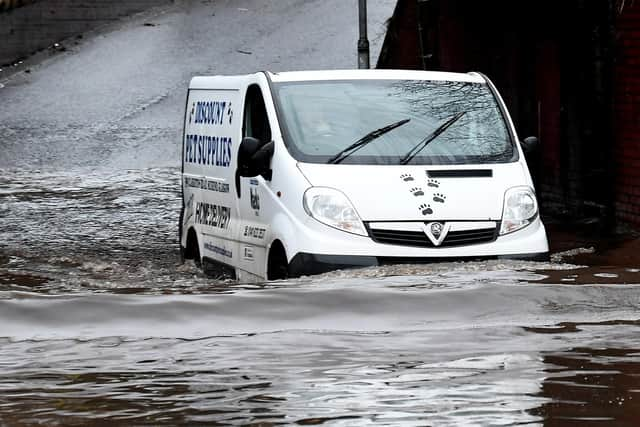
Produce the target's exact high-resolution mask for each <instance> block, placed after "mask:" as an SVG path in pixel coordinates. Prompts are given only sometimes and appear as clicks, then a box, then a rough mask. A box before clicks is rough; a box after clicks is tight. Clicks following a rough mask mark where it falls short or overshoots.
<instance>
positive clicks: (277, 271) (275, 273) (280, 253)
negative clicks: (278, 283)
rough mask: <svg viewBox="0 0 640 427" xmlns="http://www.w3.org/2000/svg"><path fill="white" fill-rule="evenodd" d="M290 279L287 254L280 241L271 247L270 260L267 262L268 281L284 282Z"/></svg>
mask: <svg viewBox="0 0 640 427" xmlns="http://www.w3.org/2000/svg"><path fill="white" fill-rule="evenodd" d="M288 277H289V268H288V264H287V254H286V252H285V250H284V246H282V243H281V242H280V241H279V240H276V241H275V242H273V244H272V245H271V250H270V251H269V260H268V262H267V279H268V280H282V279H286V278H288Z"/></svg>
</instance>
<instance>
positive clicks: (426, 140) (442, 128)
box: [400, 111, 467, 165]
mask: <svg viewBox="0 0 640 427" xmlns="http://www.w3.org/2000/svg"><path fill="white" fill-rule="evenodd" d="M466 113H467V112H466V111H463V112H461V113H458V114H456V115H454V116H451V118H449V119H448V120H447V121H446V122H444V123H443V124H441V125H440V126H438V127H437V128H436V129H435V130H434V131H433V132H431V133H430V134H429V135H427V136H426V137H425V138H424V139H423V140H422V141H420V142H419V143H417V144H416V145H415V146H414V147H413V148H412V149H411V150H409V152H408V153H407V154H406V155H405V156H404V157H403V158H402V159H401V160H400V164H401V165H406V164H407V163H409V162H410V161H411V160H412V159H413V158H414V157H415V156H417V155H418V153H419V152H421V151H422V150H424V148H425V147H426V146H427V145H429V143H430V142H431V141H433V140H434V139H436V138H437V137H439V136H440V135H441V134H442V133H443V132H444V131H446V130H447V129H449V127H451V125H453V124H454V123H455V122H457V121H458V120H460V118H461V117H462V116H464V115H465V114H466Z"/></svg>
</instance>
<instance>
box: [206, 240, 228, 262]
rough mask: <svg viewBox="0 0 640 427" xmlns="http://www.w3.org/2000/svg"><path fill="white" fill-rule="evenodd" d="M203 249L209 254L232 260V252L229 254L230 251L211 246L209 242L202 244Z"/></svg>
mask: <svg viewBox="0 0 640 427" xmlns="http://www.w3.org/2000/svg"><path fill="white" fill-rule="evenodd" d="M204 248H205V249H206V250H208V251H210V252H213V253H214V254H218V255H222V256H224V257H227V258H233V252H231V251H230V250H228V249H225V248H221V247H220V246H216V245H213V244H211V243H209V242H207V243H205V244H204Z"/></svg>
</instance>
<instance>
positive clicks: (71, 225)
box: [0, 0, 640, 426]
mask: <svg viewBox="0 0 640 427" xmlns="http://www.w3.org/2000/svg"><path fill="white" fill-rule="evenodd" d="M184 5H187V6H189V7H191V9H181V7H183V6H184ZM343 5H344V3H343V2H338V1H330V2H319V1H293V0H291V1H287V2H285V1H283V2H249V1H245V2H240V1H238V2H213V3H212V4H210V3H206V2H205V3H200V2H198V3H196V2H193V3H191V2H185V3H181V4H177V5H176V6H175V7H176V8H178V9H175V10H173V9H171V10H161V11H160V12H158V14H157V15H153V14H152V15H150V16H144V17H142V18H140V19H141V20H143V21H140V22H138V21H136V20H135V19H133V20H129V21H127V22H125V23H124V24H123V26H124V28H118V29H117V31H114V32H113V33H104V34H98V35H95V37H94V38H93V39H90V40H88V41H87V42H86V43H87V45H85V46H84V47H83V48H82V49H81V50H79V51H78V52H72V53H69V54H66V53H65V55H63V56H62V57H59V58H56V59H55V60H53V61H52V62H48V63H44V64H43V65H42V66H41V68H40V69H38V70H36V71H34V72H32V73H30V76H28V78H27V77H25V76H24V75H14V76H13V77H11V78H10V79H9V80H5V81H4V83H5V88H3V89H0V147H1V148H2V151H1V154H0V169H1V170H2V174H1V176H0V425H7V426H14V425H15V426H20V425H35V424H43V425H227V424H243V425H248V424H253V425H277V424H298V425H319V424H323V425H348V426H351V425H438V426H440V425H451V426H459V425H474V426H475V425H483V426H484V425H549V426H555V425H562V426H565V425H581V426H591V425H595V426H604V425H607V426H636V425H639V424H640V334H639V333H638V332H639V326H640V316H639V315H638V312H639V308H640V255H639V254H640V250H639V249H640V247H639V246H640V240H638V239H637V238H636V237H635V236H634V235H633V234H625V235H624V236H619V237H610V238H606V239H603V238H600V237H594V235H593V234H592V233H590V232H589V230H588V229H587V230H586V231H585V230H584V229H582V230H576V229H575V228H573V227H568V226H567V225H566V224H562V223H552V221H548V223H549V225H550V227H549V228H550V230H551V244H552V247H553V255H552V257H551V260H550V261H549V262H545V263H535V262H520V261H483V262H467V263H444V264H442V263H440V264H428V265H402V266H387V267H378V268H368V269H362V270H352V271H338V272H333V273H328V274H325V275H322V276H315V277H303V278H300V279H295V280H288V281H279V282H268V283H257V284H256V283H237V282H233V281H216V280H213V279H211V278H208V277H206V276H204V275H203V274H202V273H201V272H200V270H198V269H197V268H196V267H195V266H194V265H193V263H190V262H189V263H186V264H182V263H181V262H180V258H179V250H178V244H177V223H178V214H179V206H180V199H179V197H180V193H179V183H180V179H179V164H178V159H179V148H178V147H179V145H178V144H179V139H180V136H179V132H180V125H179V121H180V114H181V111H182V108H183V105H182V103H183V102H184V87H186V80H185V79H186V78H187V76H188V75H189V73H190V72H191V71H193V72H194V73H195V72H202V71H207V70H209V71H212V70H213V71H215V70H216V69H215V67H214V63H213V62H209V65H206V66H205V65H204V64H206V63H207V60H204V59H203V58H199V57H197V55H196V54H195V53H194V52H189V51H188V49H187V50H186V52H182V53H180V52H175V49H177V50H179V49H178V47H179V44H178V43H177V42H175V41H173V42H171V40H173V38H172V37H170V35H171V34H183V35H184V34H187V35H189V37H191V36H192V37H202V38H206V34H201V35H198V34H196V32H195V31H194V32H193V33H191V32H189V30H187V29H186V24H187V23H190V22H192V21H191V20H190V19H193V20H194V21H193V22H196V23H197V22H199V20H204V19H209V18H211V14H215V15H216V17H225V18H226V19H227V20H228V21H232V20H233V19H235V20H236V21H234V22H230V23H229V25H232V24H233V25H240V24H243V23H245V25H244V26H245V27H247V26H248V24H246V22H256V20H255V16H254V17H252V18H247V17H245V15H246V14H247V13H249V14H251V13H254V14H258V12H259V15H260V16H262V17H263V19H262V20H258V21H260V22H263V23H264V26H261V25H262V24H260V25H258V24H253V26H252V27H251V28H250V29H247V30H246V31H247V32H246V33H242V36H239V37H238V38H237V40H243V43H244V44H243V43H240V44H238V45H237V46H235V45H233V46H229V45H228V44H227V45H226V47H225V48H224V49H225V51H224V52H226V51H229V52H227V53H226V54H225V55H226V56H225V57H234V58H235V56H234V53H233V52H235V48H236V47H237V48H238V49H240V48H247V46H250V47H251V46H254V45H255V44H257V43H266V44H268V43H271V42H274V39H269V37H274V36H272V35H269V34H270V33H269V32H268V31H267V29H268V28H270V27H271V26H273V25H275V23H276V22H279V21H278V20H277V18H278V16H285V17H286V19H287V22H290V23H291V25H292V26H293V28H297V27H298V26H303V25H307V26H309V25H310V24H309V16H311V17H313V16H315V15H314V14H324V13H328V12H329V11H330V10H331V8H333V9H336V10H338V11H340V10H343V9H340V8H344V7H345V6H343ZM210 7H213V9H209V8H210ZM243 8H244V9H248V10H247V11H243V10H240V9H243ZM252 8H254V9H252ZM255 8H258V11H256V9H255ZM205 11H206V12H207V13H205ZM380 14H381V15H383V13H382V12H380ZM336 16H337V15H336ZM150 17H153V22H155V23H157V24H158V27H144V26H143V25H142V22H146V21H148V20H149V19H150ZM189 17H190V18H189ZM243 19H247V21H242V20H243ZM336 19H338V18H336ZM338 20H339V19H338ZM381 21H382V20H381ZM221 22H222V23H221V24H220V25H225V24H224V22H225V21H224V20H221ZM138 24H139V25H138ZM318 25H323V23H321V22H320V23H318ZM324 25H329V24H327V23H326V22H325V23H324ZM331 25H333V24H331ZM335 25H339V22H338V23H336V24H335ZM157 28H160V29H162V31H166V32H167V34H166V38H163V37H162V36H160V38H159V41H160V42H162V43H165V44H164V45H162V46H165V47H166V46H167V44H166V43H175V45H176V46H178V47H173V48H169V47H167V49H168V51H167V52H168V53H171V55H174V57H175V58H181V56H180V55H185V56H188V57H190V58H191V59H192V60H193V63H194V64H196V65H197V64H200V68H199V67H198V66H195V67H193V69H191V68H189V67H185V66H184V65H183V66H182V68H180V67H179V66H177V65H175V64H173V63H172V62H171V61H170V60H169V59H170V56H171V55H168V53H167V54H162V55H158V56H157V57H156V56H155V53H154V52H159V51H160V50H161V49H160V47H158V48H157V50H154V49H150V48H149V49H147V48H143V47H144V46H147V47H148V46H156V45H155V44H154V43H155V42H152V41H150V40H147V39H146V38H145V34H144V33H142V31H143V30H144V31H147V30H150V29H151V30H155V29H157ZM313 28H316V27H310V31H309V32H310V34H311V36H309V37H310V39H311V40H313V39H314V37H312V35H313V34H314V31H311V30H313ZM317 31H320V28H319V27H318V28H317ZM276 33H278V31H276ZM283 34H284V33H281V36H282V35H283ZM336 34H337V33H336ZM125 35H128V36H130V37H133V39H131V40H137V41H139V42H140V43H142V44H141V45H139V48H138V49H139V50H140V54H139V56H142V57H143V60H142V63H137V65H134V64H121V63H117V64H115V65H114V66H113V67H112V68H113V69H114V73H113V74H111V73H107V74H108V75H104V76H103V77H102V79H103V80H104V84H105V86H104V87H102V86H100V85H97V86H96V89H95V90H94V87H93V85H94V84H96V81H98V80H100V79H99V77H100V73H99V72H98V68H99V67H100V66H102V67H104V66H105V63H106V62H107V61H106V60H105V59H100V57H99V55H98V53H99V50H98V49H102V48H106V49H107V52H113V51H114V50H117V49H118V48H121V47H122V45H121V43H124V41H126V37H125ZM138 35H140V39H136V37H137V36H138ZM185 37H186V36H185ZM336 37H338V36H336ZM262 38H267V39H268V40H266V41H262V42H260V40H262ZM187 39H189V38H188V37H187ZM143 40H146V42H143ZM157 40H158V39H156V41H157ZM198 40H199V39H198ZM354 40H355V39H354ZM333 42H335V40H334V41H333ZM333 42H332V41H327V40H326V39H323V41H319V42H317V43H316V44H314V45H312V46H311V47H310V48H309V49H311V50H314V49H325V48H326V47H327V46H326V45H324V44H323V43H333ZM145 43H148V44H145ZM292 43H298V41H292ZM302 44H303V43H302V42H300V46H302ZM353 44H354V45H355V43H353ZM351 47H352V46H351V44H348V47H347V49H345V50H348V53H341V52H342V51H336V52H334V54H335V55H336V57H333V58H331V61H334V63H336V64H338V66H339V65H344V66H345V67H347V66H349V63H347V61H351V59H352V58H351V57H350V56H349V55H351V54H352V53H353V52H352V49H351ZM172 49H173V50H172ZM212 49H213V48H212ZM224 52H223V53H224ZM292 52H294V53H295V52H297V51H295V49H293V50H292ZM289 53H290V52H289V51H287V52H283V53H281V54H280V57H281V58H284V57H285V56H287V55H288V54H289ZM165 55H166V56H167V57H166V58H165ZM211 55H212V56H210V57H209V58H213V57H214V56H213V54H211ZM265 57H273V58H275V57H277V55H276V54H275V53H274V52H271V53H268V52H266V53H264V57H263V59H258V60H256V59H255V58H254V57H253V55H244V54H241V55H240V56H238V58H237V60H238V61H243V60H247V58H253V59H249V60H248V61H249V62H247V63H243V64H241V65H238V64H240V62H238V63H237V64H233V63H232V61H233V60H230V61H231V62H230V63H229V64H228V65H226V66H224V67H222V68H223V69H224V70H226V71H229V70H231V69H232V68H233V67H234V66H238V67H239V68H240V69H241V70H240V71H239V72H241V71H245V69H246V68H250V67H255V68H256V69H258V68H259V67H260V66H262V65H264V66H265V67H267V66H269V65H273V64H265V59H264V58H265ZM294 57H296V55H295V54H291V55H290V56H289V57H287V58H286V60H283V64H285V65H288V64H287V63H286V61H290V62H291V64H293V65H291V68H296V66H295V64H299V65H300V64H301V63H295V62H294V59H295V58H294ZM163 58H164V59H163ZM241 58H242V59H241ZM292 58H293V59H292ZM340 58H343V59H340ZM307 60H308V59H307ZM145 61H147V62H145ZM163 61H165V62H163ZM209 61H211V60H209ZM323 61H328V60H327V59H326V58H321V59H319V60H318V61H317V62H315V63H312V64H311V65H313V66H317V67H321V66H322V64H323V63H324V62H323ZM178 62H179V61H177V60H176V63H178ZM152 63H153V64H157V67H159V68H160V70H159V71H158V69H157V68H148V67H149V64H152ZM83 64H84V65H83ZM81 65H82V66H81ZM289 65H290V64H289ZM300 66H301V65H300ZM137 67H140V71H139V72H138V74H135V73H134V74H132V76H133V77H131V79H132V81H136V82H137V83H139V85H136V87H134V88H131V89H130V90H126V91H122V90H117V89H116V88H117V84H118V82H122V81H124V80H126V76H127V75H129V74H128V73H129V72H131V71H132V70H134V69H136V68H137ZM162 67H165V69H164V70H162ZM207 67H209V68H207ZM225 67H226V68H225ZM310 67H311V66H310ZM143 71H147V72H148V74H149V75H150V76H153V77H154V78H150V79H148V80H149V81H147V79H145V78H143V77H144V74H145V73H144V72H143ZM165 71H166V76H165ZM246 71H248V70H246ZM252 71H253V70H252ZM59 73H70V74H69V75H70V76H72V77H73V78H74V80H73V81H64V82H62V83H60V82H58V83H56V82H55V80H54V79H53V77H54V76H60V74H59ZM103 73H104V72H103ZM119 73H122V74H119ZM83 74H86V75H87V78H88V80H87V81H84V80H82V78H81V77H80V76H81V75H83ZM141 76H142V77H141ZM163 76H165V77H163ZM162 78H166V80H162ZM91 92H96V94H95V99H94V98H92V97H91V96H90V93H91ZM42 94H46V95H47V96H43V95H42ZM174 115H177V116H175V117H174Z"/></svg>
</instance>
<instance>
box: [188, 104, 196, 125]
mask: <svg viewBox="0 0 640 427" xmlns="http://www.w3.org/2000/svg"><path fill="white" fill-rule="evenodd" d="M195 112H196V103H195V102H194V103H193V105H191V112H190V113H189V124H191V123H193V115H194V114H195Z"/></svg>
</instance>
